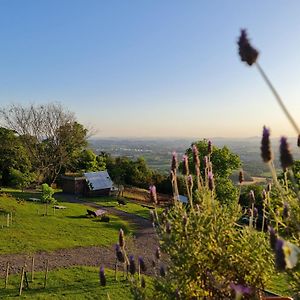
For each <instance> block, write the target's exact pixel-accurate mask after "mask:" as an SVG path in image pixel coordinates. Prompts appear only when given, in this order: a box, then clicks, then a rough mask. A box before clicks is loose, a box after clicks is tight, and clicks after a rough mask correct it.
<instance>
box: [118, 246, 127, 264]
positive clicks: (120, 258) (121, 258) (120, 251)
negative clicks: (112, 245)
mask: <svg viewBox="0 0 300 300" xmlns="http://www.w3.org/2000/svg"><path fill="white" fill-rule="evenodd" d="M116 257H117V260H118V261H119V262H121V263H124V262H125V258H124V255H123V252H122V250H121V248H120V246H119V244H116Z"/></svg>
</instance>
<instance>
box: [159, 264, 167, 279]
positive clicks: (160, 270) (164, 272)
mask: <svg viewBox="0 0 300 300" xmlns="http://www.w3.org/2000/svg"><path fill="white" fill-rule="evenodd" d="M159 274H160V276H161V277H165V276H166V270H165V267H164V266H160V269H159Z"/></svg>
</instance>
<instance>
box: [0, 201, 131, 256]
mask: <svg viewBox="0 0 300 300" xmlns="http://www.w3.org/2000/svg"><path fill="white" fill-rule="evenodd" d="M63 205H64V206H66V207H67V208H66V209H64V210H56V211H55V215H53V210H52V208H49V215H48V216H44V215H43V214H44V211H45V206H44V204H42V203H33V202H28V201H24V200H21V201H17V200H16V199H15V198H13V197H9V196H0V240H1V241H2V243H0V254H4V253H24V252H26V253H33V252H36V251H40V250H46V251H53V250H56V249H59V248H71V247H78V246H91V245H103V246H107V245H112V244H113V243H115V241H116V240H117V238H118V231H119V229H120V228H123V229H124V230H125V231H126V232H129V225H128V223H127V222H125V221H123V220H121V219H120V218H118V217H116V216H110V218H111V221H110V222H109V223H102V222H99V220H97V219H91V218H87V217H86V209H87V207H86V206H83V205H80V204H70V203H63ZM7 213H12V214H13V222H12V225H10V227H6V223H7V219H6V218H7ZM95 237H97V238H95Z"/></svg>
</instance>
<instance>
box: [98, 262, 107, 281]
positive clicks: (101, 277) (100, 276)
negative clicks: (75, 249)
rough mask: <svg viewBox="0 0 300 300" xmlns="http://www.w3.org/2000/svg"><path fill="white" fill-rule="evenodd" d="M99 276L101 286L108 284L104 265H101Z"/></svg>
mask: <svg viewBox="0 0 300 300" xmlns="http://www.w3.org/2000/svg"><path fill="white" fill-rule="evenodd" d="M99 278H100V285H101V286H106V277H105V273H104V267H103V266H101V268H100V272H99Z"/></svg>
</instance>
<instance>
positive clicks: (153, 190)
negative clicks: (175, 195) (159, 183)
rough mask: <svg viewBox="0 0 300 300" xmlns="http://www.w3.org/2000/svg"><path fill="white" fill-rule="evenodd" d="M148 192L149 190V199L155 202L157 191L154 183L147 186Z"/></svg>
mask: <svg viewBox="0 0 300 300" xmlns="http://www.w3.org/2000/svg"><path fill="white" fill-rule="evenodd" d="M149 192H150V200H151V201H152V203H155V204H157V193H156V187H155V185H151V186H150V187H149Z"/></svg>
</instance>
